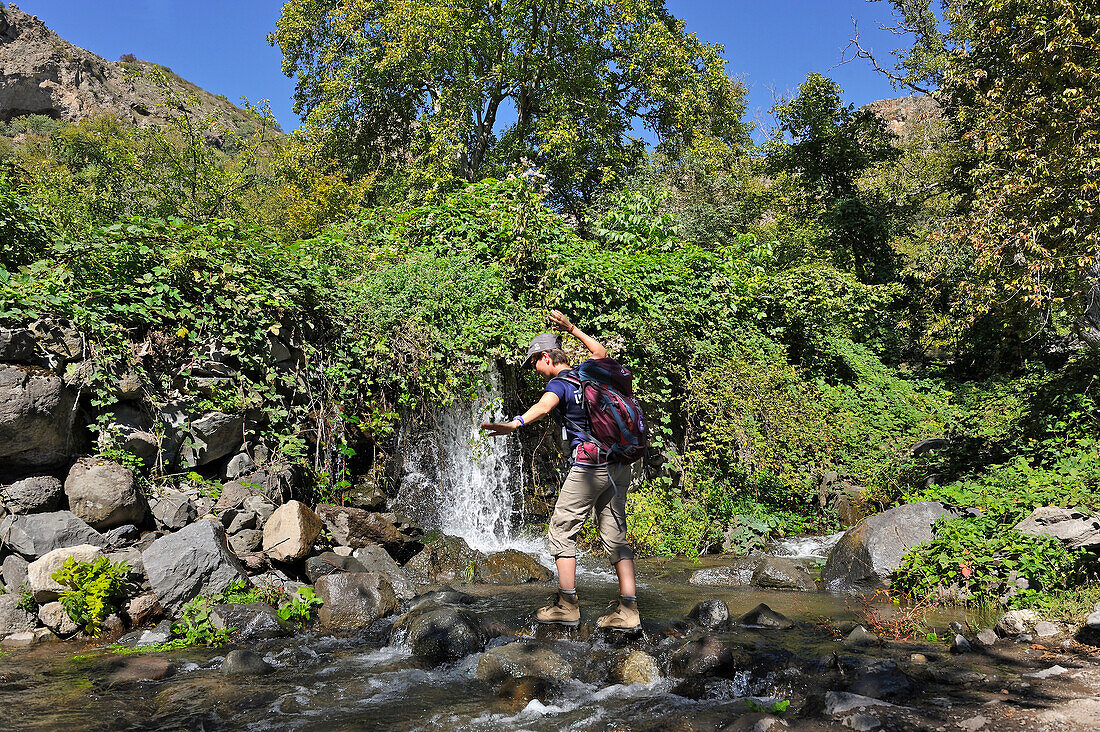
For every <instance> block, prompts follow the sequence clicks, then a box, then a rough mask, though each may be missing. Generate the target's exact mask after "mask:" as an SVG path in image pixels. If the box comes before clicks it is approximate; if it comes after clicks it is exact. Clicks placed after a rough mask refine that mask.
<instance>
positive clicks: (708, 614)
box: [688, 600, 730, 628]
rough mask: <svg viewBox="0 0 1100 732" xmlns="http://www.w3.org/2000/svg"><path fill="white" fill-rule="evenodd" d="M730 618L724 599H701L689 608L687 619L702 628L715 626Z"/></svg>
mask: <svg viewBox="0 0 1100 732" xmlns="http://www.w3.org/2000/svg"><path fill="white" fill-rule="evenodd" d="M729 618H730V609H729V606H728V605H726V602H725V601H724V600H703V601H702V602H700V603H698V604H696V605H695V607H693V608H692V609H691V612H690V613H688V619H689V620H694V621H695V622H696V623H698V624H699V625H702V626H703V627H704V628H717V627H718V626H719V625H721V624H722V623H724V622H726V621H727V620H729Z"/></svg>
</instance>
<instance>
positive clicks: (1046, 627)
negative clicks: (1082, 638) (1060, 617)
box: [1035, 620, 1062, 638]
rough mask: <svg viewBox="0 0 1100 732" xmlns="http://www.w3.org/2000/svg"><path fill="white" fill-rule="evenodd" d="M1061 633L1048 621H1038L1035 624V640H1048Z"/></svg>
mask: <svg viewBox="0 0 1100 732" xmlns="http://www.w3.org/2000/svg"><path fill="white" fill-rule="evenodd" d="M1061 632H1062V630H1061V629H1060V628H1059V627H1058V626H1057V625H1055V624H1054V623H1052V622H1050V621H1049V620H1040V621H1039V622H1038V623H1036V624H1035V637H1037V638H1050V637H1051V636H1054V635H1058V634H1059V633H1061Z"/></svg>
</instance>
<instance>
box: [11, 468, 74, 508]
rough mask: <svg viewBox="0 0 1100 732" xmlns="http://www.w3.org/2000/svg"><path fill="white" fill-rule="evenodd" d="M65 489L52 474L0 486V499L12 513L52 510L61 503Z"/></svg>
mask: <svg viewBox="0 0 1100 732" xmlns="http://www.w3.org/2000/svg"><path fill="white" fill-rule="evenodd" d="M64 495H65V489H64V487H63V486H62V484H61V481H60V480H58V479H57V478H55V477H53V476H52V475H40V476H36V477H34V478H24V479H23V480H17V481H15V482H14V483H12V484H11V485H6V486H4V487H2V488H0V501H3V502H4V504H5V505H6V506H7V507H8V510H9V511H11V512H12V513H40V512H42V511H53V510H55V509H56V508H57V507H58V505H60V503H61V497H62V496H64Z"/></svg>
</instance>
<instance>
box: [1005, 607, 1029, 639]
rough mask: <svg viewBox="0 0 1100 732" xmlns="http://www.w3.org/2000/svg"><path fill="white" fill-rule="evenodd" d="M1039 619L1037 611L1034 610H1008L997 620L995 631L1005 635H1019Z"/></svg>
mask: <svg viewBox="0 0 1100 732" xmlns="http://www.w3.org/2000/svg"><path fill="white" fill-rule="evenodd" d="M1038 621H1039V613H1037V612H1035V611H1034V610H1009V611H1008V612H1007V613H1005V614H1004V615H1002V616H1001V619H1000V620H998V621H997V627H996V631H997V632H998V633H999V634H1001V635H1003V636H1005V637H1006V638H1007V637H1010V636H1014V635H1020V634H1021V633H1026V632H1028V631H1029V630H1031V629H1032V628H1033V627H1034V626H1035V623H1036V622H1038Z"/></svg>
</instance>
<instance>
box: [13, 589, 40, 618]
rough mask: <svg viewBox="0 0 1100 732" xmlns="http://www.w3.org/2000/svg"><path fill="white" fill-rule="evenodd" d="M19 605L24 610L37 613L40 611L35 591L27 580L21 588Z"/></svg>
mask: <svg viewBox="0 0 1100 732" xmlns="http://www.w3.org/2000/svg"><path fill="white" fill-rule="evenodd" d="M17 607H18V608H20V609H21V610H23V611H24V612H28V613H32V614H35V613H37V612H38V603H37V602H35V601H34V593H33V592H31V588H30V585H28V584H27V583H26V582H24V583H23V585H22V587H20V588H19V603H18V604H17Z"/></svg>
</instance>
